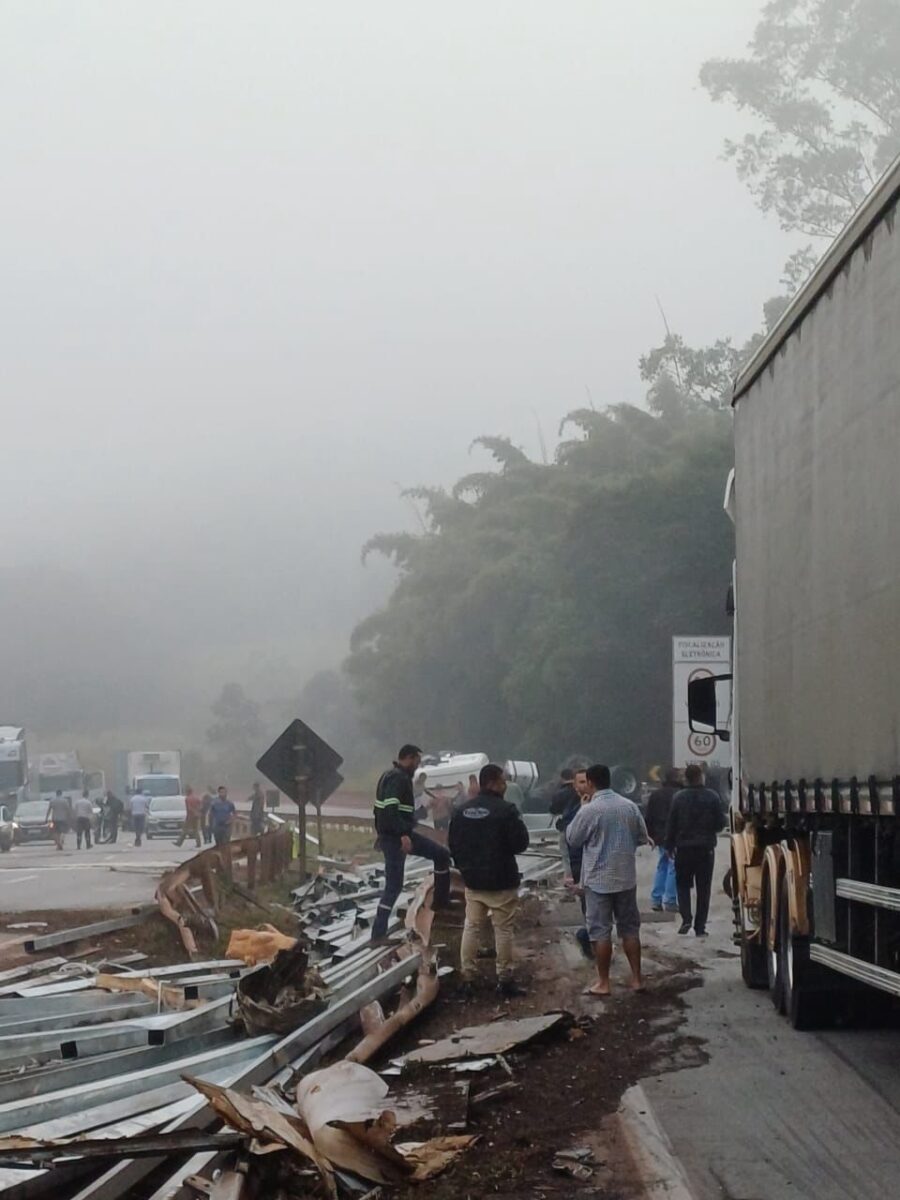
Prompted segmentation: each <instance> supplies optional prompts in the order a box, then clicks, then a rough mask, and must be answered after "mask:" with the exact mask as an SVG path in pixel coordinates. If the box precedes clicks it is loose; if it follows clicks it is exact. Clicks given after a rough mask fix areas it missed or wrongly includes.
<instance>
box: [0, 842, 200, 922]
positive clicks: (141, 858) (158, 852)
mask: <svg viewBox="0 0 900 1200" xmlns="http://www.w3.org/2000/svg"><path fill="white" fill-rule="evenodd" d="M196 853H197V849H196V846H195V845H194V843H193V842H187V843H186V844H185V845H184V846H182V847H181V848H180V849H179V848H178V847H177V846H175V845H174V844H173V843H172V842H171V841H162V840H159V839H156V838H154V840H153V841H151V842H147V841H146V840H145V841H144V844H143V845H142V846H140V847H138V846H135V845H134V835H133V834H131V833H123V834H120V835H119V841H118V842H116V843H115V845H112V846H105V845H100V846H94V847H93V848H92V849H91V850H76V849H75V837H74V834H71V833H70V834H68V836H67V837H66V848H65V849H64V850H63V851H62V852H59V851H57V850H56V849H55V847H54V846H53V844H52V843H45V842H32V843H30V844H28V845H25V846H14V847H13V849H12V850H11V851H10V852H9V853H8V854H0V912H6V913H9V912H47V911H50V910H53V909H66V908H71V909H78V908H105V907H107V906H108V907H110V908H118V907H123V906H124V907H127V906H128V905H131V904H144V903H149V902H150V901H152V900H153V893H154V890H155V888H156V883H157V880H158V879H159V876H160V875H161V874H162V872H163V871H164V870H166V869H167V868H168V867H170V866H172V865H174V864H175V863H179V862H181V861H182V860H183V859H185V858H190V857H191V855H192V854H196Z"/></svg>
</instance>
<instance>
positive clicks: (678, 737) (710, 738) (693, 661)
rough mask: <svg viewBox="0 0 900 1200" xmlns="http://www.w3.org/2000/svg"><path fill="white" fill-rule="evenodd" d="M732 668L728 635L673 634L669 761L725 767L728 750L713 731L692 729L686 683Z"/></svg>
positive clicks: (678, 763)
mask: <svg viewBox="0 0 900 1200" xmlns="http://www.w3.org/2000/svg"><path fill="white" fill-rule="evenodd" d="M730 669H731V639H730V638H727V637H676V638H673V640H672V684H673V695H672V718H673V720H672V734H673V738H672V742H673V744H672V763H673V765H674V766H676V767H685V766H687V764H688V763H690V762H700V763H703V765H704V766H705V767H727V766H728V765H729V763H730V761H731V751H730V748H729V746H728V743H727V742H722V741H721V740H720V739H719V738H717V737H716V735H715V734H714V733H700V732H699V731H694V730H692V729H691V726H690V721H689V720H688V710H687V693H688V684H689V683H690V682H691V680H693V679H702V678H704V677H709V676H711V675H724V674H727V673H728V671H730Z"/></svg>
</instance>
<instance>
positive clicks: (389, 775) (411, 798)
mask: <svg viewBox="0 0 900 1200" xmlns="http://www.w3.org/2000/svg"><path fill="white" fill-rule="evenodd" d="M421 761H422V751H421V750H420V749H419V747H418V746H413V745H411V744H409V743H407V744H406V745H404V746H401V747H400V751H399V753H398V754H397V760H396V762H395V763H394V765H393V767H391V769H390V770H389V771H385V772H384V774H383V775H382V776H381V778H380V779H379V780H378V785H377V787H376V789H375V833H376V834H377V838H376V842H375V846H376V849H378V850H380V851H381V853H382V854H383V855H384V891H383V892H382V895H381V899H380V900H379V901H378V909H377V911H376V913H375V920H374V921H373V922H372V940H373V941H376V940H379V939H382V938H384V937H386V935H387V928H388V921H389V920H390V916H391V912H392V911H393V908H394V905H395V904H396V903H397V898H398V896H399V895H400V893H401V892H402V891H403V878H404V875H405V871H406V856H407V855H408V854H418V855H419V856H420V857H421V858H427V859H429V861H430V862H432V863H433V864H434V899H433V901H432V905H431V906H432V908H434V909H440V908H446V907H447V905H448V904H449V902H450V854H449V852H448V851H447V850H445V849H444V847H443V846H439V845H438V844H437V842H433V841H432V840H431V838H427V837H424V836H423V835H422V834H421V833H418V832H416V799H415V795H414V793H413V776H414V775H415V773H416V768H417V767H418V765H419V763H420V762H421Z"/></svg>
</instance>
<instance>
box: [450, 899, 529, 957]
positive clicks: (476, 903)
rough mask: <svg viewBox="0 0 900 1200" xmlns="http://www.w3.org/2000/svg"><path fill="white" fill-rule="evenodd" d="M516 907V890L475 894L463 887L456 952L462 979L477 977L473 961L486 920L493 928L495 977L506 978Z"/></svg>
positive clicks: (510, 954)
mask: <svg viewBox="0 0 900 1200" xmlns="http://www.w3.org/2000/svg"><path fill="white" fill-rule="evenodd" d="M518 907H519V889H518V888H509V889H508V890H506V891H502V892H476V891H473V889H472V888H466V925H465V929H464V930H463V936H462V949H461V951H460V957H461V959H462V976H463V978H464V979H472V978H473V977H474V976H475V975H477V974H478V967H477V963H476V958H477V954H478V950H479V948H480V947H481V945H482V943H483V941H484V934H485V932H486V930H487V925H488V921H490V923H491V925H493V927H494V946H495V947H496V949H497V978H498V979H509V977H510V976H511V975H512V968H513V921H514V920H515V917H516V910H517V909H518Z"/></svg>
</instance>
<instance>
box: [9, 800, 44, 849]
mask: <svg viewBox="0 0 900 1200" xmlns="http://www.w3.org/2000/svg"><path fill="white" fill-rule="evenodd" d="M14 835H15V841H16V843H17V844H20V843H22V842H52V841H53V822H52V821H51V819H50V801H49V800H23V801H22V802H21V804H20V805H19V807H18V808H17V809H16V819H15V830H14Z"/></svg>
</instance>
